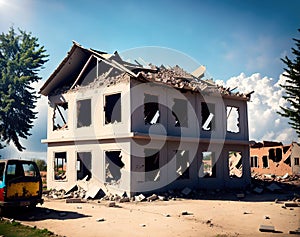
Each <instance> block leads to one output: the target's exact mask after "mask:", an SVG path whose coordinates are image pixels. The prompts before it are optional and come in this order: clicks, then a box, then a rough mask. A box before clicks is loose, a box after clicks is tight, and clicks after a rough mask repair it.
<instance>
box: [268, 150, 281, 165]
mask: <svg viewBox="0 0 300 237" xmlns="http://www.w3.org/2000/svg"><path fill="white" fill-rule="evenodd" d="M269 159H271V160H272V161H273V162H280V161H281V160H282V149H281V148H276V149H269Z"/></svg>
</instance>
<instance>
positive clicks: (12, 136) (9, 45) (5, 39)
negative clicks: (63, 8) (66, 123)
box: [0, 27, 48, 151]
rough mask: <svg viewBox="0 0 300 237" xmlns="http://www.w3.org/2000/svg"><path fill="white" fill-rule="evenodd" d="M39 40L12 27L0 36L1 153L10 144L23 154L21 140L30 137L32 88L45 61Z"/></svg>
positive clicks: (32, 118) (34, 94)
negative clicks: (5, 145)
mask: <svg viewBox="0 0 300 237" xmlns="http://www.w3.org/2000/svg"><path fill="white" fill-rule="evenodd" d="M45 52H46V50H45V49H44V46H40V45H39V44H38V38H36V37H34V36H32V35H31V33H27V32H25V31H22V30H20V29H19V32H18V34H17V33H16V32H15V30H14V28H13V27H11V28H10V29H9V31H8V33H7V34H5V33H1V35H0V149H1V147H2V148H3V147H4V144H3V143H2V144H1V142H4V143H6V144H9V143H10V142H11V141H12V142H13V143H14V144H15V146H16V148H17V149H18V150H19V151H23V150H24V149H25V147H23V146H22V145H21V143H20V138H25V139H26V138H27V137H28V136H30V135H31V134H30V132H29V131H30V129H31V128H32V127H33V121H34V119H35V118H36V115H37V112H34V108H35V106H36V102H37V99H38V96H37V95H36V91H35V90H34V88H32V87H31V84H32V83H33V82H37V81H39V80H40V79H41V77H39V75H38V72H39V71H40V69H41V68H42V66H43V64H44V63H45V62H47V61H48V59H47V57H48V55H46V54H45Z"/></svg>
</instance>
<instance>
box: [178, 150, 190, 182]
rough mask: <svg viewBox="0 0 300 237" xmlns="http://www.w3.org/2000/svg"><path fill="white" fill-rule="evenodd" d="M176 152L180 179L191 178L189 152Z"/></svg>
mask: <svg viewBox="0 0 300 237" xmlns="http://www.w3.org/2000/svg"><path fill="white" fill-rule="evenodd" d="M175 152H176V173H177V176H178V179H189V178H190V161H189V151H187V150H177V151H175Z"/></svg>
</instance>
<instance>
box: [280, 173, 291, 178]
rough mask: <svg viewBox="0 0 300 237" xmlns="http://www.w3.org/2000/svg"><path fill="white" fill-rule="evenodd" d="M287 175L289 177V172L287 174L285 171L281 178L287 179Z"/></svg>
mask: <svg viewBox="0 0 300 237" xmlns="http://www.w3.org/2000/svg"><path fill="white" fill-rule="evenodd" d="M288 177H290V176H289V174H288V173H286V174H285V175H283V176H282V177H281V178H282V179H287V178H288Z"/></svg>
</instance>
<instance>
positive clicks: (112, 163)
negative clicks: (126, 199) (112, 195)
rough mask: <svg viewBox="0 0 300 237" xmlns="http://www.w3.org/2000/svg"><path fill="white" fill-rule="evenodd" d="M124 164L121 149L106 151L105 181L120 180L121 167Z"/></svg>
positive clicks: (114, 181)
mask: <svg viewBox="0 0 300 237" xmlns="http://www.w3.org/2000/svg"><path fill="white" fill-rule="evenodd" d="M124 166H125V164H124V163H123V161H122V155H121V151H105V182H108V183H117V182H119V181H120V179H121V176H122V173H121V169H122V168H123V167H124Z"/></svg>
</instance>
